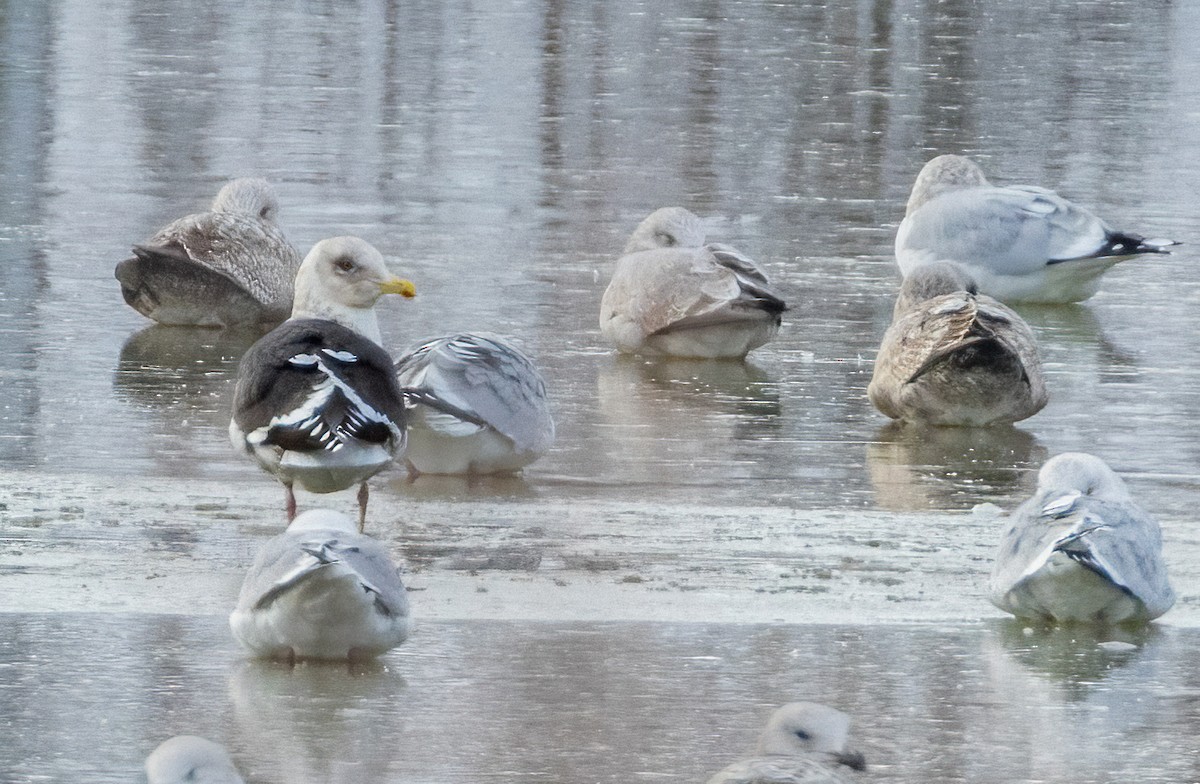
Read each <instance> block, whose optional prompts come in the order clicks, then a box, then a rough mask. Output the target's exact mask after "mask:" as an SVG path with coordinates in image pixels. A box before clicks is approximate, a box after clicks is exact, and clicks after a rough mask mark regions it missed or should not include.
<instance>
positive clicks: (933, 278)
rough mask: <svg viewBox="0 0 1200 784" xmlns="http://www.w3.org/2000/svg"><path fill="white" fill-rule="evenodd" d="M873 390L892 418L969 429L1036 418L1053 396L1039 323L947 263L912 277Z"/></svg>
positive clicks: (903, 288) (883, 351)
mask: <svg viewBox="0 0 1200 784" xmlns="http://www.w3.org/2000/svg"><path fill="white" fill-rule="evenodd" d="M867 396H868V397H869V398H870V400H871V403H872V404H874V406H875V407H876V408H877V409H879V411H880V412H882V413H883V414H886V415H887V416H889V417H891V418H892V419H898V420H901V421H906V422H920V423H924V424H931V425H950V426H968V427H970V426H985V425H993V424H1011V423H1013V422H1016V421H1019V420H1022V419H1025V418H1027V417H1031V416H1033V415H1034V414H1036V413H1037V412H1038V411H1040V410H1041V409H1042V408H1043V407H1044V406H1045V405H1046V401H1047V399H1048V396H1047V394H1046V384H1045V380H1044V378H1043V373H1042V360H1041V355H1040V354H1039V352H1038V348H1037V339H1036V337H1035V336H1034V333H1033V330H1032V328H1030V326H1029V325H1028V324H1027V323H1026V322H1025V320H1024V319H1022V318H1021V317H1020V316H1019V315H1018V314H1017V313H1016V312H1015V311H1014V310H1012V309H1011V308H1009V307H1008V306H1006V305H1003V304H1002V303H1000V302H998V301H996V300H994V299H992V298H991V297H988V296H986V295H983V294H979V293H977V291H976V289H975V285H974V282H973V281H972V280H971V279H970V278H969V277H968V276H967V274H966V273H965V272H964V271H963V270H962V268H960V267H956V266H955V265H952V264H947V263H944V262H943V263H938V264H927V265H922V266H921V267H918V268H917V269H915V270H913V272H912V273H911V274H910V275H909V276H908V277H907V278H905V279H904V283H903V284H902V285H901V287H900V295H899V296H898V297H897V299H896V306H895V309H894V312H893V319H892V323H891V325H890V326H889V327H888V329H887V332H885V333H884V336H883V342H882V343H881V344H880V347H879V353H878V355H876V357H875V367H874V370H873V372H872V375H871V383H870V384H869V385H868V387H867Z"/></svg>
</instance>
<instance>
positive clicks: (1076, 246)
mask: <svg viewBox="0 0 1200 784" xmlns="http://www.w3.org/2000/svg"><path fill="white" fill-rule="evenodd" d="M1177 244H1178V243H1176V242H1174V241H1172V240H1162V239H1157V240H1150V239H1146V238H1144V237H1141V236H1139V235H1137V234H1133V233H1128V232H1120V231H1114V230H1113V229H1111V228H1109V226H1108V225H1107V224H1106V223H1105V222H1104V221H1102V220H1100V219H1099V218H1098V217H1096V216H1095V215H1093V214H1092V213H1091V212H1089V211H1088V210H1086V209H1084V208H1083V207H1079V206H1077V205H1075V204H1072V203H1071V202H1069V201H1067V200H1066V199H1064V198H1062V197H1061V196H1059V195H1058V194H1057V193H1055V192H1054V191H1050V190H1046V189H1045V188H1036V187H1033V186H1030V185H1008V186H996V185H992V184H990V183H989V182H988V181H987V178H986V177H985V176H984V174H983V171H982V170H981V169H980V168H979V166H977V165H976V164H975V163H974V162H973V161H971V160H970V159H969V158H964V157H962V156H961V155H939V156H938V157H936V158H934V159H933V160H931V161H929V162H928V163H926V164H925V167H924V168H923V169H921V173H920V174H919V175H918V176H917V181H916V183H915V184H914V185H913V189H912V194H911V195H910V196H909V199H908V207H907V210H906V212H905V216H904V220H903V221H902V222H901V223H900V229H899V231H898V232H897V233H896V261H897V262H898V263H899V265H900V272H901V274H902V275H905V276H907V275H909V274H911V273H912V271H913V270H914V269H916V268H917V267H919V266H921V265H922V264H929V263H932V262H936V261H952V262H954V263H956V264H959V265H961V266H962V267H963V268H964V269H965V270H966V271H967V272H968V273H969V274H970V275H971V277H972V278H974V279H975V281H976V282H977V283H978V284H979V290H980V291H982V292H983V293H985V294H988V295H990V296H993V297H996V298H997V299H1000V300H1004V301H1005V302H1046V303H1053V302H1080V301H1082V300H1085V299H1087V298H1088V297H1090V296H1092V295H1093V294H1095V293H1096V289H1098V288H1099V286H1100V276H1101V275H1102V274H1103V273H1104V272H1105V271H1106V270H1107V269H1108V268H1109V267H1111V266H1113V265H1114V264H1116V263H1117V262H1118V261H1121V260H1123V259H1128V258H1130V257H1131V256H1137V255H1139V254H1143V253H1169V251H1168V250H1167V248H1168V247H1169V246H1171V245H1177Z"/></svg>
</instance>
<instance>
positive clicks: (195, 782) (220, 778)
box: [146, 735, 243, 784]
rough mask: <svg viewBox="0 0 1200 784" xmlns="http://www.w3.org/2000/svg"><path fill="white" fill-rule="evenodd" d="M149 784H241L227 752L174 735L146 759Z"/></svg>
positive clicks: (208, 742)
mask: <svg viewBox="0 0 1200 784" xmlns="http://www.w3.org/2000/svg"><path fill="white" fill-rule="evenodd" d="M146 778H147V780H148V781H149V784H243V781H242V777H241V775H239V774H238V771H237V768H236V767H234V764H233V759H232V758H231V757H230V756H229V752H228V751H226V750H225V747H224V746H222V745H221V744H219V743H213V742H212V741H211V740H208V739H206V738H201V737H198V736H196V735H176V736H175V737H173V738H168V739H167V740H164V741H163V742H162V743H160V744H159V745H158V748H156V749H155V750H154V751H152V752H150V756H149V757H146Z"/></svg>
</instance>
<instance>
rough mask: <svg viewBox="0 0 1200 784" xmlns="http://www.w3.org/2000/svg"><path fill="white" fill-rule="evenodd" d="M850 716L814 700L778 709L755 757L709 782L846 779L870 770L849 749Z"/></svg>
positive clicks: (811, 783) (810, 783)
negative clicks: (847, 744) (847, 742)
mask: <svg viewBox="0 0 1200 784" xmlns="http://www.w3.org/2000/svg"><path fill="white" fill-rule="evenodd" d="M849 731H850V717H849V716H847V715H846V714H845V713H842V712H841V711H840V710H837V709H835V708H830V707H828V706H825V705H819V704H817V703H815V702H791V703H788V704H787V705H784V706H783V707H781V708H779V709H778V710H776V711H775V712H774V713H773V714H772V715H771V718H770V719H769V720H768V721H767V726H766V728H765V729H764V730H763V732H762V735H761V736H760V737H759V740H758V750H757V752H756V756H754V757H751V758H749V759H744V760H741V761H740V762H735V763H733V764H732V765H730V766H729V767H727V768H725V769H724V770H722V771H720V772H719V773H717V774H716V775H714V776H713V777H712V778H710V779H709V780H708V784H847V783H848V782H853V781H858V780H859V779H860V777H859V776H858V775H857V772H858V771H862V770H865V769H866V762H865V761H864V760H863V756H862V754H860V753H858V752H856V751H850V750H849V749H847V748H846V741H847V739H848V736H849Z"/></svg>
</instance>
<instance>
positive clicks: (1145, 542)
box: [990, 452, 1175, 624]
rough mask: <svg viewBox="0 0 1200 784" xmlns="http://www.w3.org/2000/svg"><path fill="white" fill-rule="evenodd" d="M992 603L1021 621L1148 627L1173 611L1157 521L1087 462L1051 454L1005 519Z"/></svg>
mask: <svg viewBox="0 0 1200 784" xmlns="http://www.w3.org/2000/svg"><path fill="white" fill-rule="evenodd" d="M990 589H991V590H990V593H991V600H992V603H993V604H995V605H996V606H997V607H999V608H1000V609H1001V610H1004V611H1006V612H1010V613H1012V614H1013V615H1016V616H1017V617H1020V618H1032V619H1038V620H1045V621H1055V622H1064V623H1097V624H1121V623H1126V624H1130V623H1145V622H1146V621H1150V620H1153V619H1154V618H1157V617H1158V616H1160V615H1162V614H1163V613H1165V612H1166V611H1167V610H1169V609H1171V605H1173V604H1174V603H1175V592H1174V591H1173V590H1172V589H1171V585H1170V583H1169V582H1168V580H1167V567H1166V565H1165V564H1164V563H1163V557H1162V532H1161V531H1160V530H1159V527H1158V523H1157V522H1156V521H1155V520H1154V518H1153V517H1151V516H1150V515H1149V514H1147V513H1146V512H1145V511H1144V510H1142V508H1141V507H1139V506H1138V505H1137V504H1136V503H1135V502H1134V501H1133V498H1132V497H1131V496H1130V495H1129V490H1128V489H1127V488H1126V487H1125V483H1124V482H1123V481H1121V477H1119V476H1117V474H1116V473H1115V472H1114V471H1113V470H1112V469H1111V468H1109V467H1108V465H1106V464H1105V462H1104V461H1103V460H1101V459H1100V458H1098V457H1095V456H1094V455H1089V454H1084V453H1081V452H1066V453H1064V454H1061V455H1056V456H1055V457H1052V458H1051V459H1050V460H1048V461H1046V464H1045V465H1044V466H1042V469H1041V471H1039V472H1038V488H1037V492H1035V493H1034V494H1033V497H1032V498H1030V499H1029V500H1028V501H1026V502H1025V503H1023V504H1021V506H1020V507H1018V508H1017V510H1016V511H1014V512H1013V513H1012V515H1011V516H1010V517H1009V518H1008V527H1007V529H1006V530H1005V532H1004V536H1003V537H1002V539H1001V541H1000V546H999V548H998V549H997V551H996V563H995V565H994V568H993V570H992V578H991V586H990Z"/></svg>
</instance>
